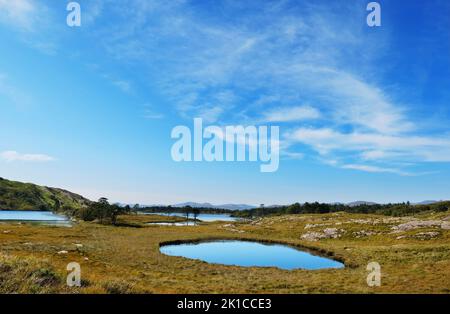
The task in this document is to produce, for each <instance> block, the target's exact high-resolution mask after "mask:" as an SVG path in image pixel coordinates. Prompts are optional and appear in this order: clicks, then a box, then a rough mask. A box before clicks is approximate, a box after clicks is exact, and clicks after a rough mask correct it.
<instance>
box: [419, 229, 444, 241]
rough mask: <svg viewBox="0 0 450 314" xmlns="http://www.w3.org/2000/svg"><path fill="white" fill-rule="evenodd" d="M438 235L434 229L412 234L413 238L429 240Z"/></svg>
mask: <svg viewBox="0 0 450 314" xmlns="http://www.w3.org/2000/svg"><path fill="white" fill-rule="evenodd" d="M438 235H439V232H436V231H430V232H420V233H418V234H415V235H414V238H417V239H420V240H429V239H433V238H436V237H437V236H438Z"/></svg>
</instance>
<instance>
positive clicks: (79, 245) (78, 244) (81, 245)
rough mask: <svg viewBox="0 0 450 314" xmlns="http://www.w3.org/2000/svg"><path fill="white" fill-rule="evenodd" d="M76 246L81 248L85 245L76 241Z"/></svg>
mask: <svg viewBox="0 0 450 314" xmlns="http://www.w3.org/2000/svg"><path fill="white" fill-rule="evenodd" d="M75 246H76V247H77V248H79V249H81V248H82V247H83V244H80V243H75Z"/></svg>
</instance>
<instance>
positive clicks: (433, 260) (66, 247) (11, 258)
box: [0, 211, 450, 293]
mask: <svg viewBox="0 0 450 314" xmlns="http://www.w3.org/2000/svg"><path fill="white" fill-rule="evenodd" d="M174 220H179V218H176V217H162V216H154V215H145V216H144V215H129V216H121V217H120V219H119V223H120V224H121V225H122V226H121V227H112V226H104V225H99V224H95V223H84V222H79V223H75V224H74V226H73V227H71V228H67V227H49V226H39V225H30V224H18V223H0V247H1V254H0V292H3V293H11V292H19V293H24V292H31V293H49V292H57V293H450V230H449V229H450V212H449V211H447V212H442V213H438V214H434V213H423V214H419V215H416V216H414V217H399V218H397V217H387V216H380V215H367V214H348V213H334V214H321V215H284V216H275V217H268V218H263V219H257V220H253V221H249V222H239V223H237V222H234V223H230V222H214V223H204V224H200V225H198V226H183V227H175V226H150V225H146V223H148V222H153V221H174ZM219 238H220V239H228V238H230V239H253V240H266V241H276V242H281V243H288V244H291V245H296V246H299V247H304V248H308V249H312V250H315V251H316V252H320V254H323V255H327V256H331V257H334V258H336V259H339V260H341V261H344V262H345V264H346V266H347V267H346V268H344V269H330V270H315V271H308V270H292V271H287V270H280V269H277V268H256V267H253V268H242V267H235V266H223V265H213V264H207V263H204V262H201V261H197V260H189V259H185V258H180V257H170V256H165V255H162V254H161V253H160V252H159V244H160V243H161V242H165V241H174V240H198V239H219ZM372 261H375V262H378V263H379V264H380V265H381V271H382V281H381V286H380V287H368V285H367V283H366V277H367V275H368V273H369V272H368V271H367V270H366V266H367V264H368V263H369V262H372ZM69 262H78V263H80V265H81V272H82V273H81V276H82V287H81V288H68V287H66V285H65V276H66V274H67V271H66V265H67V264H68V263H69Z"/></svg>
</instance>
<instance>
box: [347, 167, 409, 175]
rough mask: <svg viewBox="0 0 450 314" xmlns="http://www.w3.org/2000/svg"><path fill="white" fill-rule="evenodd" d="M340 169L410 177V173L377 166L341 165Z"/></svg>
mask: <svg viewBox="0 0 450 314" xmlns="http://www.w3.org/2000/svg"><path fill="white" fill-rule="evenodd" d="M341 168H342V169H351V170H358V171H364V172H372V173H394V174H398V175H402V176H411V175H412V174H411V173H408V172H404V171H401V170H398V169H393V168H383V167H377V166H369V165H358V164H356V165H355V164H349V165H342V166H341Z"/></svg>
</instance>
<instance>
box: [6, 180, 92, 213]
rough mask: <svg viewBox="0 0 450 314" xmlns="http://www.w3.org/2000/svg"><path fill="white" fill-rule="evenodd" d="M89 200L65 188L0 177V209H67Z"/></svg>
mask: <svg viewBox="0 0 450 314" xmlns="http://www.w3.org/2000/svg"><path fill="white" fill-rule="evenodd" d="M90 202H91V201H90V200H88V199H86V198H84V197H82V196H81V195H78V194H75V193H72V192H69V191H66V190H62V189H57V188H50V187H45V186H39V185H36V184H32V183H22V182H17V181H10V180H6V179H3V178H0V209H9V210H49V211H50V210H51V211H69V210H78V209H80V208H83V207H86V206H87V205H88V204H89V203H90Z"/></svg>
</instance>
